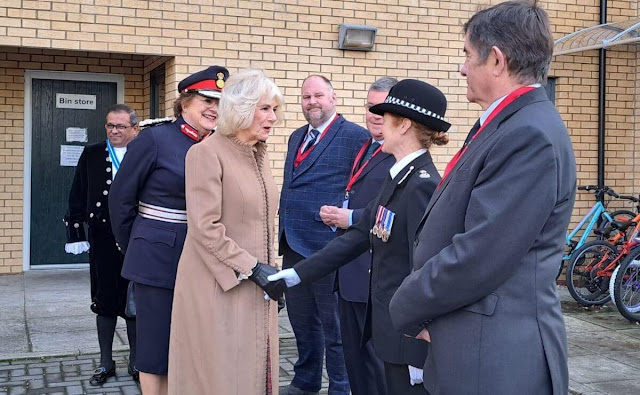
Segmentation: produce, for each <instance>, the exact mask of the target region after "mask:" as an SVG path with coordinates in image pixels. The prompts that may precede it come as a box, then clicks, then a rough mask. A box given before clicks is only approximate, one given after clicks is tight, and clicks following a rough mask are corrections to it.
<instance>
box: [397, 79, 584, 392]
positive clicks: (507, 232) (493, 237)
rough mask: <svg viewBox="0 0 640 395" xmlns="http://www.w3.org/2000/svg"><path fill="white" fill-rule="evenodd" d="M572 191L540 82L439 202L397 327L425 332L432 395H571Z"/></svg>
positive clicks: (464, 163)
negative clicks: (565, 304)
mask: <svg viewBox="0 0 640 395" xmlns="http://www.w3.org/2000/svg"><path fill="white" fill-rule="evenodd" d="M575 187H576V168H575V158H574V155H573V149H572V146H571V141H570V140H569V136H568V133H567V130H566V128H565V126H564V124H563V122H562V119H561V118H560V116H559V114H558V113H557V111H556V109H555V108H554V106H553V105H552V104H551V102H549V100H548V99H547V97H546V94H545V92H544V89H542V88H539V89H535V90H534V91H531V92H529V93H527V94H525V95H523V96H521V97H520V98H518V99H516V100H515V101H514V102H513V103H511V104H510V105H509V106H507V107H506V108H505V109H504V110H503V111H502V112H501V113H500V114H499V115H498V116H497V117H496V118H495V119H494V120H493V121H492V122H491V123H490V124H488V125H487V126H486V127H485V129H484V130H483V131H482V133H481V134H480V135H479V136H478V138H477V139H476V140H475V141H473V142H472V143H471V144H470V145H469V148H468V149H467V152H466V153H465V155H464V156H463V157H462V158H461V159H460V160H459V161H458V163H457V164H456V166H455V167H454V169H453V170H452V172H451V174H450V175H449V176H448V177H447V179H446V180H445V181H444V182H443V184H442V185H441V186H440V188H439V190H438V191H436V193H435V194H434V196H433V198H432V199H431V201H430V203H429V205H428V207H427V209H426V212H425V215H424V217H423V219H422V222H421V225H420V226H419V227H418V230H417V233H416V239H415V241H414V245H415V249H414V271H413V273H412V274H411V275H409V276H408V277H407V278H406V279H405V280H404V281H403V283H402V285H401V286H400V288H399V289H398V291H397V292H396V293H395V295H394V296H393V299H392V300H391V304H390V313H391V318H392V320H393V324H394V325H395V327H396V328H397V329H399V330H402V331H404V332H405V333H408V334H412V335H415V334H416V333H417V332H418V331H419V330H420V329H421V328H423V327H427V329H428V330H429V332H430V334H431V349H430V352H429V356H428V357H427V361H426V363H425V366H424V383H425V387H426V388H427V390H428V391H429V392H430V393H431V394H432V395H435V394H466V395H469V394H532V395H533V394H536V395H540V394H551V393H553V394H566V393H567V391H568V369H567V340H566V331H565V326H564V319H563V317H562V312H561V310H560V301H559V297H558V293H557V291H556V284H555V276H556V273H557V270H558V262H560V259H561V256H562V253H563V240H564V234H565V232H566V229H567V226H568V223H569V219H570V216H571V212H572V209H573V203H574V198H575Z"/></svg>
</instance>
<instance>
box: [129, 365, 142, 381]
mask: <svg viewBox="0 0 640 395" xmlns="http://www.w3.org/2000/svg"><path fill="white" fill-rule="evenodd" d="M128 371H129V374H130V375H131V377H133V381H135V382H136V383H139V382H140V371H139V370H138V369H136V367H135V366H131V365H129V368H128Z"/></svg>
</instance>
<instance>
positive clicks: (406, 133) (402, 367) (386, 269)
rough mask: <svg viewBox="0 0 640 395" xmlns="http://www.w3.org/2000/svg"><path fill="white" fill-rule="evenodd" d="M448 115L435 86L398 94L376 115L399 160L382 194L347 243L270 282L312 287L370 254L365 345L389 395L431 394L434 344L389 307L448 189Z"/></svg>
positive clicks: (343, 239)
mask: <svg viewBox="0 0 640 395" xmlns="http://www.w3.org/2000/svg"><path fill="white" fill-rule="evenodd" d="M446 108H447V100H446V98H445V96H444V95H443V94H442V92H440V90H438V89H437V88H435V87H433V86H431V85H429V84H427V83H424V82H421V81H418V80H410V79H407V80H403V81H400V82H398V83H397V84H396V85H395V86H394V87H393V88H391V91H390V92H389V95H388V96H387V98H386V99H385V101H384V103H380V104H377V105H375V106H373V107H371V108H370V109H369V111H371V112H372V113H374V114H378V115H383V116H384V125H383V129H382V134H383V137H384V144H383V145H382V151H383V152H387V153H390V154H392V155H393V156H395V158H396V163H395V164H394V165H393V166H392V167H391V169H390V170H389V173H390V174H389V176H388V177H387V179H386V181H385V183H384V185H383V186H382V189H381V190H380V193H379V194H378V196H377V197H376V198H375V199H374V200H373V201H372V202H371V203H370V204H369V205H368V206H367V208H366V209H365V211H364V213H363V214H362V217H361V220H360V221H359V222H358V223H357V224H354V225H353V226H351V227H349V228H348V229H347V231H346V232H345V233H344V234H343V235H342V236H340V237H337V238H335V239H334V240H332V241H331V242H330V243H329V244H327V245H326V247H324V248H323V249H322V250H320V251H318V252H317V253H315V254H313V255H312V256H311V257H309V258H307V259H305V260H303V261H300V262H299V263H297V264H296V265H295V266H294V268H292V269H285V270H283V271H282V272H280V273H277V274H274V275H272V276H269V280H277V279H281V278H283V279H285V281H286V283H287V286H289V287H292V286H295V285H297V284H299V283H300V282H302V283H311V282H313V281H315V280H317V279H319V278H322V277H323V276H325V275H327V274H328V273H330V272H332V271H334V270H336V269H338V268H340V267H342V266H344V265H345V264H347V263H349V262H351V261H352V260H353V259H355V258H356V257H358V256H359V255H360V254H362V253H363V252H365V251H366V250H367V249H369V250H370V251H371V253H372V264H371V272H370V291H369V301H368V306H367V316H366V322H365V329H364V338H363V342H366V341H367V340H368V339H369V338H371V339H372V340H373V347H374V349H375V352H376V354H377V355H378V356H379V357H380V358H381V359H382V360H383V362H384V370H385V376H386V381H387V393H388V394H389V395H391V394H393V395H400V394H425V393H427V391H426V390H425V389H424V387H423V386H422V384H421V383H422V369H421V368H422V366H423V365H424V361H425V359H426V357H427V347H428V343H427V342H425V341H422V340H419V339H415V338H411V337H407V336H405V335H404V334H402V333H400V332H398V331H396V330H395V328H394V327H393V325H392V324H391V318H390V316H389V302H390V301H391V297H392V296H393V294H394V292H395V291H396V289H398V287H399V286H400V284H401V283H402V280H403V279H404V278H405V277H406V276H408V275H409V274H410V273H411V268H412V263H411V257H412V252H413V236H414V233H415V230H416V228H417V226H418V222H419V221H420V219H421V218H422V214H423V213H424V210H425V209H426V207H427V204H428V203H429V199H431V195H433V193H434V192H435V190H436V188H437V185H438V182H439V181H440V175H439V174H438V171H437V170H436V168H435V166H434V164H433V161H432V160H431V155H429V151H428V149H429V147H431V145H433V144H436V145H444V144H446V143H447V142H448V141H449V138H448V136H447V134H446V131H447V130H448V129H449V127H450V125H449V123H447V122H445V120H444V114H445V111H446Z"/></svg>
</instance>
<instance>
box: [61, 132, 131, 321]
mask: <svg viewBox="0 0 640 395" xmlns="http://www.w3.org/2000/svg"><path fill="white" fill-rule="evenodd" d="M125 156H126V155H125ZM111 170H112V169H111V159H110V158H109V151H108V150H107V143H106V141H102V142H100V143H96V144H91V145H88V146H86V147H85V149H84V151H82V155H80V159H79V160H78V165H77V167H76V172H75V175H74V177H73V183H72V184H71V190H70V191H69V210H68V212H67V215H66V217H65V224H66V226H67V242H68V243H76V242H79V241H88V242H89V245H90V249H89V263H90V265H89V271H90V274H91V310H92V311H93V312H94V313H96V314H102V315H121V316H123V317H124V306H125V300H126V295H127V285H128V283H129V281H127V280H125V279H124V278H122V276H120V271H121V269H122V260H123V257H122V254H121V253H120V251H118V248H117V247H116V241H115V239H114V237H113V232H112V231H111V221H109V202H108V195H109V192H110V190H111V178H112V175H111ZM85 223H86V224H87V229H88V230H89V235H88V236H89V237H88V238H87V237H86V236H85V232H84V224H85Z"/></svg>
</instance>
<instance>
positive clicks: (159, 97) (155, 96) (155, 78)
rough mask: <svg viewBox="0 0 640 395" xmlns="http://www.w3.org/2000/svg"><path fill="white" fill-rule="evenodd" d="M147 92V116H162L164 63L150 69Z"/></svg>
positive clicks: (163, 112) (163, 114) (163, 113)
mask: <svg viewBox="0 0 640 395" xmlns="http://www.w3.org/2000/svg"><path fill="white" fill-rule="evenodd" d="M149 83H150V85H151V90H150V92H149V118H163V117H164V116H165V111H164V64H163V65H160V66H158V67H156V68H155V69H153V70H151V73H150V82H149Z"/></svg>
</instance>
